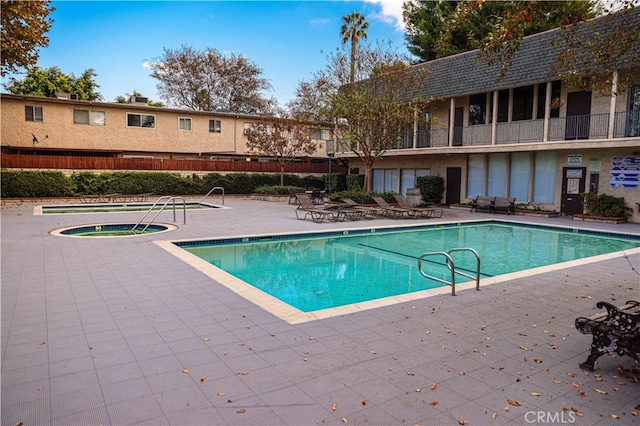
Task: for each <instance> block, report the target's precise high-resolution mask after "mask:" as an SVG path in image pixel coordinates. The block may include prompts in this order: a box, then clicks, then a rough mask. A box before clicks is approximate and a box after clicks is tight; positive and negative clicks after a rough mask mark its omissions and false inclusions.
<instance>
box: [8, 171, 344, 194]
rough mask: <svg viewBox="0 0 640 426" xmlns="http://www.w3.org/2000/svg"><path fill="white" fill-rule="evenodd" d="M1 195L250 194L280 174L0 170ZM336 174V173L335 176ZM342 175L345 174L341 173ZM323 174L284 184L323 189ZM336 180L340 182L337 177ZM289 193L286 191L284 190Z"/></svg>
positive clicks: (274, 183)
mask: <svg viewBox="0 0 640 426" xmlns="http://www.w3.org/2000/svg"><path fill="white" fill-rule="evenodd" d="M0 174H1V176H0V177H1V179H2V197H12V198H19V197H65V196H74V195H105V194H115V193H120V194H144V193H153V194H156V195H196V194H206V193H207V192H209V191H210V190H211V189H212V188H214V187H222V188H224V191H225V193H226V194H251V193H253V192H256V188H259V187H263V186H274V187H275V186H279V183H280V176H279V175H276V174H266V173H253V174H249V173H231V174H226V175H223V174H218V173H209V174H207V175H204V176H202V177H200V176H198V175H196V174H193V175H191V176H182V175H180V174H179V173H168V172H109V173H93V172H77V173H73V174H72V175H71V176H65V175H64V174H63V173H61V172H57V171H31V170H26V171H23V170H1V171H0ZM336 176H338V175H336ZM341 176H344V175H341ZM323 178H324V177H323V176H320V177H316V176H303V177H300V176H297V175H285V185H286V186H291V187H300V188H323V185H324V180H323ZM336 182H340V180H339V179H338V180H337V181H336ZM285 193H288V190H285Z"/></svg>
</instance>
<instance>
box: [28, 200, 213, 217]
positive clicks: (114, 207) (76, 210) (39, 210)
mask: <svg viewBox="0 0 640 426" xmlns="http://www.w3.org/2000/svg"><path fill="white" fill-rule="evenodd" d="M151 207H154V208H153V210H154V211H156V210H160V208H161V207H162V204H158V205H156V206H154V205H153V203H135V202H132V203H108V204H107V203H104V204H60V205H49V206H45V205H43V206H36V207H34V211H33V214H34V215H48V214H84V213H122V212H146V211H147V210H149V209H150V208H151ZM185 208H186V209H188V210H201V209H218V208H222V207H219V206H216V205H213V204H205V203H196V202H188V203H185ZM164 210H165V211H172V210H173V205H172V204H170V205H167V206H166V207H165V208H164ZM176 210H182V203H176Z"/></svg>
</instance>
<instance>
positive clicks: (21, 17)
mask: <svg viewBox="0 0 640 426" xmlns="http://www.w3.org/2000/svg"><path fill="white" fill-rule="evenodd" d="M50 4H51V1H49V0H44V1H15V0H2V5H1V6H2V13H0V16H1V18H0V22H1V24H2V30H1V32H0V44H1V46H2V54H1V55H0V56H1V57H2V59H1V64H2V65H1V67H0V74H1V75H3V76H4V75H5V74H7V73H10V72H17V71H18V69H19V68H29V67H31V66H33V65H35V64H36V63H37V62H38V56H39V53H38V48H39V47H46V46H48V45H49V38H48V37H47V36H46V33H47V32H48V31H49V29H50V28H51V24H52V23H53V19H51V18H49V14H50V13H51V12H53V11H54V10H55V8H54V7H51V6H50Z"/></svg>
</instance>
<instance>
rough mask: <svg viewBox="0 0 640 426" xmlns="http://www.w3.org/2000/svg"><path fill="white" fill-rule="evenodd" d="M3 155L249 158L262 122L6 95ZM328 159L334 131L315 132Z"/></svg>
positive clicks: (136, 101)
mask: <svg viewBox="0 0 640 426" xmlns="http://www.w3.org/2000/svg"><path fill="white" fill-rule="evenodd" d="M0 100H1V102H2V131H1V136H2V142H1V145H2V152H3V153H39V154H61V155H90V156H114V157H128V158H174V159H196V158H203V159H241V160H243V161H244V159H245V158H246V156H247V146H246V144H247V136H246V131H247V129H248V128H249V127H250V126H251V124H252V123H254V122H256V120H258V119H259V118H260V117H257V116H253V115H243V114H235V113H226V112H205V111H193V110H182V109H174V108H158V107H150V106H147V102H146V99H145V98H142V99H141V98H138V97H132V102H131V103H130V104H118V103H108V102H89V101H81V100H77V99H73V96H72V95H69V94H60V96H59V97H58V98H44V97H36V96H23V95H12V94H2V95H0ZM312 138H313V139H314V140H316V142H317V143H318V148H319V149H318V150H317V151H316V152H315V153H314V154H313V156H312V157H316V158H325V159H326V158H327V141H329V140H330V139H331V138H332V132H331V129H330V128H327V127H324V128H323V127H320V126H318V127H314V128H313V131H312Z"/></svg>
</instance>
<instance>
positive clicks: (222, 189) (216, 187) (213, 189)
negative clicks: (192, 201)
mask: <svg viewBox="0 0 640 426" xmlns="http://www.w3.org/2000/svg"><path fill="white" fill-rule="evenodd" d="M216 189H219V190H221V191H222V204H224V188H223V187H221V186H214V187H213V188H211V191H209V192H207V195H205V196H204V197H202V198H201V199H200V201H198V204H201V203H202V202H203V201H204V199H205V198H207V197H208V196H209V195H211V193H212V192H213V191H215V190H216Z"/></svg>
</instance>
